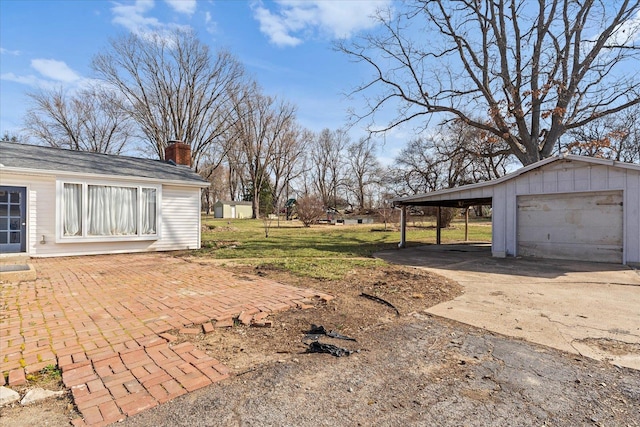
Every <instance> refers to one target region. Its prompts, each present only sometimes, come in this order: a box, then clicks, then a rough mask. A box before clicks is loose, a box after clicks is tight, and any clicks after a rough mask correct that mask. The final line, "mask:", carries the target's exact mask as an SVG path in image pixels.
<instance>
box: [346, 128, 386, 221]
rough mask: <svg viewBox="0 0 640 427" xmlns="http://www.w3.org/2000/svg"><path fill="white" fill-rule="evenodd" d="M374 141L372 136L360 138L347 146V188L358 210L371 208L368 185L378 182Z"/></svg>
mask: <svg viewBox="0 0 640 427" xmlns="http://www.w3.org/2000/svg"><path fill="white" fill-rule="evenodd" d="M376 149H377V147H376V143H375V141H374V140H373V139H372V138H360V139H359V140H358V141H357V142H354V143H352V144H350V145H349V146H348V147H347V163H348V173H349V179H348V180H347V181H348V184H347V185H348V188H349V190H350V192H351V193H352V194H353V195H354V196H355V198H356V203H357V207H358V209H359V210H360V211H364V210H365V209H368V208H371V207H372V206H371V203H368V202H367V199H368V198H369V199H370V197H369V196H371V194H372V193H371V189H370V186H371V185H373V184H376V183H379V182H380V176H381V166H380V163H379V162H378V159H377V158H376Z"/></svg>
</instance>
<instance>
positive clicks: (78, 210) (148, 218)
mask: <svg viewBox="0 0 640 427" xmlns="http://www.w3.org/2000/svg"><path fill="white" fill-rule="evenodd" d="M158 191H159V190H158V189H157V188H150V187H142V186H115V185H95V184H86V183H82V184H81V183H67V182H65V183H63V184H62V201H61V203H60V209H61V212H60V215H59V218H61V230H62V233H61V234H62V241H64V240H73V241H76V240H78V239H81V240H90V239H93V240H104V239H113V238H115V239H131V238H155V237H156V236H157V224H158V206H157V203H158Z"/></svg>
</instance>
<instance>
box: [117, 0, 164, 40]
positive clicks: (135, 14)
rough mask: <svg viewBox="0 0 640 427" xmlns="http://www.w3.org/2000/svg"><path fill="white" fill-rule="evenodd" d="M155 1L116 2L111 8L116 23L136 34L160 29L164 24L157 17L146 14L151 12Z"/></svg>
mask: <svg viewBox="0 0 640 427" xmlns="http://www.w3.org/2000/svg"><path fill="white" fill-rule="evenodd" d="M154 6H155V3H154V1H153V0H136V2H135V3H133V4H126V5H124V4H121V3H115V6H114V7H112V8H111V12H112V13H113V15H114V16H113V20H112V22H113V23H114V24H118V25H122V26H123V27H125V28H126V29H128V30H129V31H131V32H132V33H134V34H143V33H147V32H150V31H154V30H156V29H160V28H162V27H163V25H162V24H161V23H160V21H158V19H156V18H149V17H146V16H144V15H145V13H147V12H149V11H150V10H151V9H153V7H154Z"/></svg>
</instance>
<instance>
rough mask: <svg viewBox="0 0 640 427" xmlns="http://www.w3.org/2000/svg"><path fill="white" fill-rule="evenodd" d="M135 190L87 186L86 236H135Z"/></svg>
mask: <svg viewBox="0 0 640 427" xmlns="http://www.w3.org/2000/svg"><path fill="white" fill-rule="evenodd" d="M137 201H138V200H137V189H136V188H128V187H106V186H98V185H90V186H89V200H88V205H89V211H88V217H87V228H88V234H89V235H91V236H122V235H132V234H137V228H136V223H137V212H138V209H137V207H138V203H137Z"/></svg>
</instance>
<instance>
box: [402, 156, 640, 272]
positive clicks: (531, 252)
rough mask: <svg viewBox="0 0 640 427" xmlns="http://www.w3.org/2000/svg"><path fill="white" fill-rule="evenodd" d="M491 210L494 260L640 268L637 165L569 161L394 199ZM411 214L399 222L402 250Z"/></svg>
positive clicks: (639, 168) (639, 171)
mask: <svg viewBox="0 0 640 427" xmlns="http://www.w3.org/2000/svg"><path fill="white" fill-rule="evenodd" d="M394 203H395V205H396V206H398V207H400V208H402V211H403V213H405V212H406V207H407V206H449V207H452V206H453V207H467V206H472V205H477V204H491V205H492V245H491V247H492V253H493V255H494V256H497V257H505V256H531V257H540V258H558V259H575V260H585V261H587V260H588V261H599V262H612V263H623V264H636V263H640V165H636V164H630V163H623V162H616V161H611V160H604V159H595V158H591V157H582V156H572V155H566V156H562V157H552V158H548V159H545V160H542V161H540V162H538V163H534V164H532V165H529V166H527V167H525V168H522V169H520V170H518V171H515V172H513V173H511V174H508V175H505V176H504V177H502V178H500V179H497V180H494V181H488V182H482V183H478V184H472V185H467V186H463V187H458V188H452V189H447V190H441V191H436V192H433V193H427V194H422V195H417V196H412V197H405V198H400V199H396V200H394ZM405 223H406V215H403V220H402V236H403V237H402V238H401V244H400V245H401V246H403V245H404V235H405V233H404V230H405Z"/></svg>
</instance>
